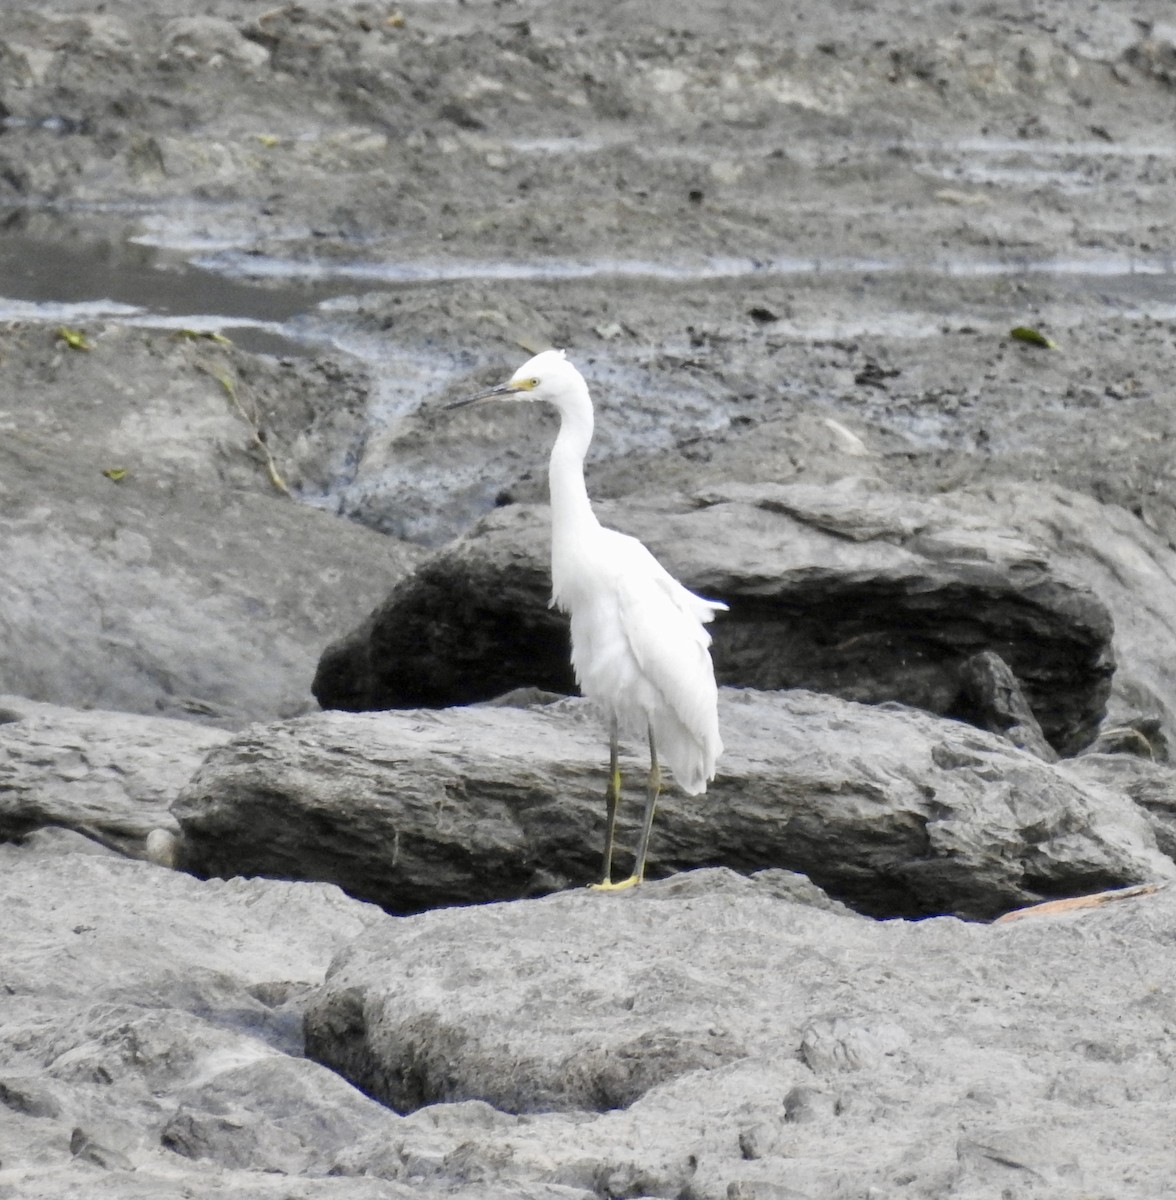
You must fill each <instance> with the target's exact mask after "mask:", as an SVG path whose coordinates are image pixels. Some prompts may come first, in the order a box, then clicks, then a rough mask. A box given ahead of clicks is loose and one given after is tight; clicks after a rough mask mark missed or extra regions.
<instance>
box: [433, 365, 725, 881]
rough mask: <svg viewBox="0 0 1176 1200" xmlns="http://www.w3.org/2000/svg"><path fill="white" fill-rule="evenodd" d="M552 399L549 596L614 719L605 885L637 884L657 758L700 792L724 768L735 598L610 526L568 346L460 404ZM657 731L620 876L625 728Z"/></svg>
mask: <svg viewBox="0 0 1176 1200" xmlns="http://www.w3.org/2000/svg"><path fill="white" fill-rule="evenodd" d="M488 400H525V401H536V400H543V401H546V402H547V403H548V404H551V405H552V406H554V408H555V409H556V411H557V412H558V413H559V417H560V424H559V436H558V437H557V438H556V439H555V445H554V446H553V447H552V450H551V465H550V473H549V481H550V488H551V582H552V598H553V600H554V601H555V604H556V606H557V607H558V608H560V609H561V610H562V611H563V612H565V613H567V614H568V616H569V617H571V625H572V667H573V669H574V670H575V674H576V682H577V683H578V684H579V685H580V690H581V691H582V692H583V693H584V695H585V696H587V697H588V698H589V699H591V700H594V701H596V702H597V703H598V704H599V705H600V706H601V707H602V708H603V709H604V711H605V714H606V715H607V717H608V720H609V728H610V737H609V779H608V788H607V791H606V793H605V802H606V805H607V822H606V828H605V837H604V879H603V882H601V883H600V884H599V885H596V886H598V887H599V888H601V889H606V890H608V889H619V888H625V887H631V886H632V885H634V884H637V883H640V882H641V880H642V879H643V878H644V875H645V857H646V853H647V852H648V850H649V833H650V830H651V829H652V827H653V814H654V809H655V808H656V806H657V799H658V795H659V793H660V791H661V771H660V768H659V758H658V755H659V753H660V755H661V761H664V762H665V763H666V764H667V765H668V766H669V768H670V770H671V771H672V772H673V775H674V778H675V779H676V780H677V782H678V784H679V786H680V787H681V788H682V790H683V791H685V792H687V793H688V794H689V795H692V796H697V795H701V794H702V793H703V792H705V791H706V785H707V783H708V782H709V781H710V780H711V779H713V778H714V777H715V761H716V759H717V758H718V757H719V755H720V754H721V753H722V750H723V743H722V741H721V740H720V737H719V717H718V696H717V692H716V688H715V672H714V667H713V666H712V665H711V658H710V651H709V650H708V647H709V646H710V641H711V639H710V635H709V634H708V633H707V631H706V630H705V629H704V628H703V626H704V625H705V624H706V623H707V622H709V621H710V620H711V619H712V618H713V617H714V615H715V612H716V611H720V610H725V609H726V607H727V606H726V605H725V604H723V603H722V602H721V601H718V600H704V599H703V598H702V597H701V596H696V595H695V594H694V593H693V592H690V591H687V589H686V588H684V587H683V586H682V585H681V584H680V583H679V582H678V581H677V580H676V579H675V578H674V577H673V576H672V575H671V574H670V573H669V572H668V571H667V570H666V569H665V568H664V567H663V566H662V565H661V563H659V562H658V561H657V559H656V558H654V557H653V555H652V554H651V553H650V552H649V551H648V550H647V549H646V548H645V546H643V545H642V544H641V543H640V542H639V541H638V540H637V539H636V538H634V537H629V536H628V535H627V534H623V533H618V532H617V531H616V530H615V529H605V528H604V526H602V525H601V524H600V522H599V521H598V520H597V519H596V514H595V513H594V512H593V511H592V504H591V502H590V501H589V499H588V491H587V488H586V487H585V486H584V455H585V454H586V453H587V451H588V446H589V443H590V442H591V441H592V427H593V414H592V400H591V398H590V397H589V395H588V385H587V384H586V383H585V382H584V377H583V376H582V375H581V374H580V372H579V371H577V370H576V368H575V367H574V366H572V364H571V363H570V362H568V361H567V359H566V358H565V357H564V352H563V351H562V350H544V351H543V353H542V354H537V355H535V357H534V358H532V359H530V360H528V361H527V362H525V363H524V364H523V365H522V366H521V367H520V368H519V369H518V370H517V371H516V372H515V373H514V375H512V376H511V378H510V380H509V381H508V382H506V383H504V384H502V385H501V386H499V387H494V388H490V389H489V390H488V391H484V392H479V393H478V394H477V395H476V396H469V397H467V398H466V399H464V400H458V401H457V402H456V403H454V404H451V405H450V406H449V407H450V408H462V407H465V406H466V405H469V404H479V403H482V402H484V401H488ZM632 727H636V728H637V729H641V728H642V727H644V730H645V731H646V732H647V733H648V735H649V780H648V787H647V790H646V797H645V816H644V821H643V823H642V826H641V837H640V840H639V841H638V843H637V855H636V859H635V862H634V867H633V873H632V875H631V876H629V878H628V879H625V880H622V881H621V882H618V883H613V882H612V857H613V844H614V839H615V834H616V821H617V809H618V807H619V805H620V798H621V773H620V768H619V767H618V765H617V737H618V730H619V729H622V728H632Z"/></svg>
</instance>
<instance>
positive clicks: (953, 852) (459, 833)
mask: <svg viewBox="0 0 1176 1200" xmlns="http://www.w3.org/2000/svg"><path fill="white" fill-rule="evenodd" d="M720 720H721V723H722V728H723V737H724V740H725V742H726V746H727V750H726V753H725V754H724V756H723V758H722V760H721V762H720V771H719V777H718V779H717V780H716V781H715V783H714V784H713V785H712V786H711V788H710V790H709V792H708V794H707V795H706V796H705V797H703V798H697V799H688V798H685V797H682V796H680V795H678V794H676V792H675V790H674V789H672V788H671V789H669V790H667V792H666V794H665V796H664V798H663V802H662V806H661V808H660V809H659V815H658V821H657V824H656V826H655V829H654V837H653V843H652V847H651V852H650V861H651V869H652V870H653V871H654V873H664V872H672V871H681V870H683V869H685V868H688V867H693V866H699V865H706V864H716V863H721V864H724V865H727V866H730V867H733V868H736V869H739V870H742V871H754V870H759V869H762V868H765V867H778V866H783V867H788V868H790V869H793V870H799V871H803V872H804V873H805V874H806V875H808V876H809V877H811V878H812V879H813V880H814V881H815V882H816V883H818V884H819V885H820V886H821V887H823V888H824V889H825V890H826V891H828V892H829V893H830V894H832V895H833V896H835V897H837V898H838V899H840V900H843V901H844V902H846V903H847V904H850V905H852V906H853V907H855V908H857V909H859V910H862V911H865V912H869V913H874V914H886V915H893V914H903V915H914V914H924V913H938V912H954V913H958V914H961V915H966V916H971V917H981V918H983V917H991V916H994V915H996V914H997V913H999V912H1001V911H1003V910H1005V909H1008V908H1013V907H1017V906H1020V905H1023V904H1027V903H1032V902H1035V901H1036V900H1038V899H1042V898H1045V897H1049V896H1059V895H1068V894H1073V893H1075V892H1080V891H1090V890H1097V889H1098V888H1102V887H1110V886H1113V885H1115V884H1118V883H1134V882H1138V881H1139V880H1140V879H1144V878H1152V877H1153V876H1154V877H1163V876H1165V875H1167V874H1170V873H1171V872H1172V870H1173V868H1172V865H1171V863H1170V862H1169V861H1168V860H1167V859H1165V858H1163V857H1162V856H1160V855H1159V854H1158V853H1157V852H1156V850H1155V848H1154V844H1153V843H1152V839H1151V834H1150V831H1149V830H1148V829H1147V827H1146V825H1145V822H1144V821H1143V818H1142V816H1141V815H1140V813H1139V812H1138V811H1137V810H1136V809H1135V808H1134V806H1132V805H1131V803H1130V802H1129V801H1127V800H1126V799H1124V798H1123V797H1121V796H1117V795H1116V794H1114V793H1112V792H1109V791H1107V790H1105V789H1097V790H1096V791H1095V792H1093V793H1089V794H1088V793H1087V792H1086V791H1085V790H1084V789H1083V788H1082V787H1081V786H1079V785H1078V784H1077V783H1076V782H1075V781H1074V780H1072V779H1071V778H1069V777H1068V776H1066V775H1064V774H1061V773H1059V772H1058V771H1057V770H1055V769H1054V768H1053V767H1051V766H1050V765H1049V764H1047V763H1043V762H1041V761H1040V760H1039V759H1037V758H1034V757H1033V756H1031V755H1028V754H1025V753H1023V752H1021V751H1018V750H1015V749H1013V748H1012V747H1010V746H1009V745H1008V743H1007V742H1005V741H1003V740H1001V739H999V738H996V737H994V736H992V735H990V734H986V733H982V732H981V731H979V730H976V729H973V728H971V727H970V726H968V725H965V724H962V723H960V722H956V721H946V720H943V719H940V718H936V717H932V716H930V715H928V714H926V713H922V712H919V711H917V710H913V709H905V708H901V707H900V706H897V705H882V706H866V705H857V704H853V703H850V702H847V701H842V700H837V699H835V698H833V697H830V696H823V695H817V694H813V693H805V692H791V693H782V694H776V695H770V694H764V693H755V692H749V691H746V692H741V691H724V692H723V693H722V695H721V700H720ZM633 750H634V754H633V755H632V756H631V755H630V753H629V752H628V747H626V753H625V754H624V755H623V758H622V768H623V769H624V770H625V771H626V772H627V773H628V774H629V778H630V779H632V776H633V774H637V776H638V777H639V778H640V777H641V776H642V774H643V772H644V769H645V764H644V759H643V747H641V746H640V745H639V744H638V745H637V746H635V747H634V748H633ZM604 759H605V737H604V733H603V729H602V726H601V724H600V722H599V720H598V718H597V716H596V714H595V712H594V710H593V709H592V708H591V707H590V706H589V705H587V703H586V702H584V701H578V700H564V701H561V702H560V703H558V704H554V705H550V706H548V707H545V708H530V709H517V708H503V707H491V706H487V707H476V708H465V709H448V710H443V711H438V712H433V711H428V710H417V711H408V712H388V713H380V714H345V713H322V714H318V715H315V716H308V717H303V718H298V719H296V720H293V721H289V722H282V723H279V724H275V725H269V726H254V727H252V728H251V729H249V730H246V731H244V732H243V733H241V734H239V735H238V736H237V737H235V738H234V739H233V740H232V741H231V742H229V743H227V744H226V745H224V746H223V747H220V748H218V749H216V750H214V751H213V752H212V753H211V754H210V755H209V756H208V758H207V759H206V760H205V762H204V764H203V765H202V767H201V768H200V770H199V771H198V772H197V774H196V775H195V776H194V778H193V780H192V782H191V784H190V785H189V786H188V787H187V788H186V789H185V791H184V792H183V793H182V794H181V796H180V798H179V800H178V801H177V803H176V805H175V806H174V809H173V812H174V814H175V816H176V818H177V820H178V821H179V823H180V825H181V827H182V829H183V838H182V847H183V854H184V859H185V862H186V863H187V865H188V866H189V868H190V869H192V870H195V871H197V872H199V873H201V874H206V875H223V876H232V875H241V874H243V875H253V874H263V875H275V876H279V877H283V878H294V879H321V880H328V881H330V882H333V883H337V884H339V885H340V886H341V887H343V888H344V889H346V890H347V891H348V892H349V893H350V894H352V895H354V896H357V897H359V898H361V899H365V900H371V901H374V902H376V903H378V904H380V905H382V906H384V907H385V908H387V909H388V910H390V911H394V912H413V911H419V910H420V909H424V908H429V907H435V906H438V905H448V904H469V903H479V902H483V901H486V900H493V899H507V898H512V897H519V896H526V895H534V894H537V893H542V892H547V891H551V890H553V889H555V888H559V887H566V886H574V885H576V884H583V883H586V882H589V881H592V880H594V879H595V878H596V877H597V875H598V872H599V869H600V866H599V864H600V857H599V856H600V845H601V842H602V839H603V833H602V830H603V822H604V803H603V790H604V788H603V784H604V773H605V764H604ZM638 809H639V806H638V805H636V804H630V805H628V806H627V807H626V808H625V809H623V811H622V825H621V838H622V841H621V843H620V844H621V846H622V847H627V846H630V845H631V843H632V841H633V838H634V831H633V823H634V821H635V819H636V817H637V814H638Z"/></svg>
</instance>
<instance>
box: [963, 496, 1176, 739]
mask: <svg viewBox="0 0 1176 1200" xmlns="http://www.w3.org/2000/svg"><path fill="white" fill-rule="evenodd" d="M959 495H960V502H961V504H964V505H966V506H967V507H968V509H969V511H973V512H980V513H987V514H988V515H989V519H992V520H998V521H1002V522H1006V523H1008V525H1009V526H1010V527H1011V528H1014V529H1016V530H1018V531H1019V532H1020V533H1022V534H1023V535H1024V536H1025V537H1027V538H1029V539H1030V540H1031V541H1032V542H1034V543H1035V544H1036V545H1039V546H1042V547H1044V548H1045V549H1046V551H1047V552H1048V554H1049V556H1050V559H1051V561H1052V562H1054V563H1056V564H1057V565H1058V568H1059V569H1060V570H1062V571H1064V572H1065V573H1066V574H1067V575H1068V576H1070V577H1071V578H1073V579H1077V580H1081V581H1082V582H1083V583H1084V584H1085V585H1086V586H1087V587H1088V588H1090V590H1091V591H1092V592H1094V594H1095V595H1096V596H1097V597H1098V598H1099V600H1101V601H1102V602H1103V603H1104V604H1105V605H1106V606H1107V608H1108V609H1109V610H1110V613H1111V616H1112V617H1113V619H1114V624H1115V636H1114V643H1113V646H1114V657H1115V662H1116V669H1115V677H1114V684H1113V688H1112V691H1111V696H1110V702H1109V704H1108V707H1107V724H1108V725H1110V726H1116V725H1136V726H1139V727H1142V728H1144V729H1145V731H1146V734H1147V737H1148V740H1149V741H1150V742H1151V743H1152V746H1151V749H1150V750H1149V751H1148V753H1154V754H1155V755H1156V756H1157V757H1159V758H1165V757H1167V756H1168V754H1169V751H1170V749H1171V748H1172V747H1174V746H1176V655H1173V654H1172V653H1170V652H1168V651H1167V650H1166V649H1164V648H1165V647H1171V646H1176V549H1174V545H1176V542H1174V540H1173V539H1172V538H1168V539H1165V538H1164V537H1162V536H1160V535H1158V534H1156V533H1155V532H1153V531H1152V530H1151V529H1149V528H1148V527H1147V526H1146V525H1145V524H1144V523H1143V522H1142V521H1141V520H1139V518H1138V517H1136V516H1135V515H1134V513H1130V512H1128V511H1127V510H1126V509H1124V508H1121V507H1120V506H1119V505H1117V504H1102V503H1099V501H1097V500H1095V499H1092V498H1091V497H1090V496H1083V495H1081V494H1080V493H1078V492H1074V491H1070V490H1067V489H1065V488H1058V487H1053V488H1042V487H1040V486H1037V485H1033V484H1027V483H1018V482H1014V481H1011V480H1009V481H1004V482H1001V483H996V484H988V485H985V486H978V487H975V488H970V489H967V490H966V491H963V492H961V493H959Z"/></svg>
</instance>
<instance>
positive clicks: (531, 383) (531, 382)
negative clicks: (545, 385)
mask: <svg viewBox="0 0 1176 1200" xmlns="http://www.w3.org/2000/svg"><path fill="white" fill-rule="evenodd" d="M538 386H539V377H538V376H537V375H532V376H531V378H530V379H528V380H527V387H529V388H537V387H538Z"/></svg>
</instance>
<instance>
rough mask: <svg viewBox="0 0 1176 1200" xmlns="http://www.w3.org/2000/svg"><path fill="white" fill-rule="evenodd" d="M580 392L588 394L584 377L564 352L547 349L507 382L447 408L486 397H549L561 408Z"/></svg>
mask: <svg viewBox="0 0 1176 1200" xmlns="http://www.w3.org/2000/svg"><path fill="white" fill-rule="evenodd" d="M580 392H583V393H584V394H587V389H586V386H585V383H584V377H583V376H582V375H581V374H580V372H579V371H577V370H576V368H575V367H573V366H572V364H571V363H570V362H568V360H567V358H566V356H565V355H564V352H563V351H562V350H544V351H543V352H542V353H541V354H536V355H535V357H534V358H529V359H527V361H526V362H525V363H523V365H522V366H521V367H519V369H518V370H517V371H516V372H515V373H514V374H513V375H512V376H511V377H510V378H509V379H508V380H507V381H506V383H502V384H499V385H498V386H497V387H492V388H487V389H486V390H485V391H484V392H478V393H477V394H476V395H473V396H466V397H465V399H463V400H455V401H454V402H453V403H452V404H449V405H447V406H446V407H448V408H465V407H466V406H468V405H470V404H482V403H484V402H485V401H487V400H546V401H548V402H549V403H551V404H554V405H556V407H557V408H558V407H561V403H560V402H561V400H563V399H564V398H565V397H568V396H570V395H572V394H578V393H580Z"/></svg>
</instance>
